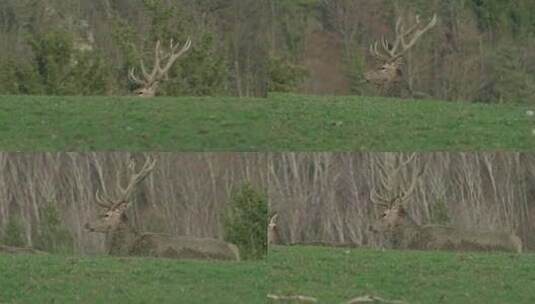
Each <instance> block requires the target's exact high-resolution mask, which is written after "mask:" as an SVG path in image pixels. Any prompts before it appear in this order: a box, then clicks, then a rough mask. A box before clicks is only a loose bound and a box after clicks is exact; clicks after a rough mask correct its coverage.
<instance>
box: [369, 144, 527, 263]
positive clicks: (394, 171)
mask: <svg viewBox="0 0 535 304" xmlns="http://www.w3.org/2000/svg"><path fill="white" fill-rule="evenodd" d="M414 159H415V154H412V155H411V156H410V157H408V158H406V159H401V157H396V156H395V155H392V154H387V155H386V156H385V158H384V162H383V164H382V165H380V166H379V169H378V172H379V183H378V186H379V187H380V188H381V192H382V193H381V194H379V193H378V192H377V189H376V188H377V187H376V188H374V189H373V190H372V192H371V195H370V199H371V200H372V202H374V203H375V204H377V205H379V206H382V207H383V209H384V211H383V212H382V214H381V217H380V218H379V220H378V221H377V222H376V223H375V224H374V225H372V226H371V227H370V228H371V230H372V231H373V232H375V233H381V234H382V235H383V236H385V238H386V241H387V244H388V245H389V246H390V247H393V248H397V249H419V250H454V251H514V252H517V253H521V252H522V241H521V240H520V238H519V237H518V236H516V235H515V234H513V233H507V232H474V231H462V230H459V229H456V228H453V227H447V226H439V225H419V224H417V223H416V221H414V220H413V219H412V218H411V217H410V215H409V213H408V212H407V204H408V202H409V201H410V196H411V194H412V193H413V192H414V190H415V188H416V186H417V184H418V181H419V180H420V177H421V175H422V173H423V172H424V170H425V165H422V166H421V168H420V169H418V168H417V167H416V166H415V163H414ZM411 163H412V164H413V166H411V167H412V168H408V167H406V166H408V165H409V164H411ZM403 169H405V172H410V173H408V174H402V172H403Z"/></svg>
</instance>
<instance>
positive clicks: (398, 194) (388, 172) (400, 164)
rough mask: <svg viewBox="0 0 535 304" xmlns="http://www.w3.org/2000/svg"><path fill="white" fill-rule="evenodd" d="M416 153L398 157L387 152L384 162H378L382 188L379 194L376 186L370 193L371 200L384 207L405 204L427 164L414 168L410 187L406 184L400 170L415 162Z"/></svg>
mask: <svg viewBox="0 0 535 304" xmlns="http://www.w3.org/2000/svg"><path fill="white" fill-rule="evenodd" d="M415 157H416V153H412V154H411V155H409V157H407V158H406V159H402V158H398V159H396V155H393V154H386V155H385V157H384V160H383V162H382V163H381V162H379V163H378V168H379V170H378V172H379V184H380V187H381V189H382V191H381V192H383V193H384V194H379V193H378V192H377V187H376V186H374V187H373V189H372V191H371V193H370V200H371V201H372V203H374V204H376V205H379V206H381V207H384V208H391V207H393V206H394V205H402V204H405V202H406V201H407V199H408V198H409V197H410V195H411V194H412V193H413V192H414V189H415V188H416V186H417V184H418V180H419V178H420V176H421V175H422V174H423V173H424V171H425V168H426V165H425V164H424V165H423V166H422V167H421V169H420V170H412V173H411V176H410V178H409V185H408V187H407V186H406V185H405V181H404V180H403V176H402V174H400V171H401V170H402V169H403V168H404V167H406V166H407V165H408V164H410V163H412V162H414V159H415Z"/></svg>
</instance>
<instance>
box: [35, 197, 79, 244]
mask: <svg viewBox="0 0 535 304" xmlns="http://www.w3.org/2000/svg"><path fill="white" fill-rule="evenodd" d="M39 212H40V223H39V226H38V227H37V235H36V237H35V248H36V249H39V250H43V251H47V252H52V253H60V254H72V253H73V252H74V247H73V242H74V241H73V238H72V236H71V234H70V232H69V231H68V230H67V229H66V228H65V227H64V225H63V223H62V222H61V217H60V214H59V211H58V209H57V208H56V207H55V206H54V205H53V204H50V203H48V204H47V205H45V206H44V207H42V208H41V209H40V210H39Z"/></svg>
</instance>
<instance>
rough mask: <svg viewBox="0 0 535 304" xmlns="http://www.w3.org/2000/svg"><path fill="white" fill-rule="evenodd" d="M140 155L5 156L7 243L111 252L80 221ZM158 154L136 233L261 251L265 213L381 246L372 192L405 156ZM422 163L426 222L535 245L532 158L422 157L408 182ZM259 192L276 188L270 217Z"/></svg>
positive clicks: (1, 178)
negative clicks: (227, 241) (241, 244)
mask: <svg viewBox="0 0 535 304" xmlns="http://www.w3.org/2000/svg"><path fill="white" fill-rule="evenodd" d="M131 157H134V159H139V161H140V162H142V161H143V158H144V156H143V155H140V154H130V153H27V154H26V153H25V154H21V153H0V242H2V243H6V242H8V243H11V244H15V245H17V244H18V245H20V244H26V245H33V246H43V244H44V243H48V244H51V245H53V247H54V248H56V249H58V250H62V251H68V250H67V249H69V250H70V251H74V252H80V253H91V252H99V251H102V250H103V249H104V241H105V239H104V237H103V236H100V235H98V234H94V233H89V232H87V231H85V230H84V229H83V225H84V224H85V223H86V222H87V221H89V220H91V219H93V218H94V217H95V215H96V214H97V212H99V208H98V206H97V204H96V203H95V193H96V191H97V190H99V189H100V190H105V191H107V193H109V194H110V195H111V196H113V195H114V193H115V192H116V191H117V189H116V188H115V185H116V180H117V174H119V178H120V179H123V182H124V183H125V182H126V178H127V177H126V176H125V172H126V168H125V165H126V164H127V163H128V160H129V159H130V158H131ZM153 157H154V158H156V159H157V160H158V164H157V166H156V168H155V169H154V171H153V172H152V173H151V174H150V175H149V176H148V177H147V179H146V180H145V181H144V182H143V183H142V184H140V186H139V188H138V189H137V190H136V194H135V195H134V196H133V200H134V201H133V206H132V207H133V208H132V209H131V210H129V216H130V219H131V220H132V221H133V222H134V224H135V225H136V226H137V227H138V228H139V230H141V231H150V232H164V233H170V234H173V235H191V236H198V237H207V236H210V237H216V238H224V237H225V229H224V227H225V225H226V226H227V228H229V227H230V228H231V230H232V231H231V230H228V229H227V231H226V233H227V234H229V232H231V234H232V235H233V236H232V237H233V238H235V239H239V240H245V241H247V242H249V241H251V240H252V239H247V237H252V235H254V236H255V239H254V244H255V246H256V245H258V246H259V247H255V248H253V249H255V250H256V253H258V254H262V248H263V247H262V246H263V244H264V243H265V235H262V234H261V232H264V233H265V227H266V221H267V214H268V213H269V214H271V213H273V212H277V213H278V214H279V219H278V228H279V231H280V233H281V238H282V240H283V241H284V242H288V243H294V242H318V241H319V242H326V243H335V244H336V243H353V244H355V245H364V246H370V245H372V246H373V245H376V244H377V242H378V241H379V240H378V239H376V238H375V237H374V235H373V234H372V233H371V232H370V231H369V230H368V227H369V225H370V224H371V223H372V222H374V221H375V219H376V218H377V217H378V213H379V212H380V209H378V208H376V206H374V205H373V204H372V202H371V200H370V191H371V190H372V189H373V187H374V186H375V185H376V184H377V183H378V182H379V175H378V168H379V167H380V166H381V165H384V163H385V161H386V160H387V159H390V160H391V159H392V158H394V159H400V158H404V159H406V158H407V155H406V154H400V153H394V154H383V153H272V154H263V153H191V154H188V153H156V154H153ZM424 163H425V164H426V170H425V172H424V174H423V175H422V176H421V178H420V180H419V181H418V183H417V186H416V188H415V191H414V193H412V194H411V196H410V200H409V206H408V210H409V213H410V214H411V216H412V217H414V219H415V220H416V221H417V222H418V223H420V224H445V225H452V226H456V227H458V228H462V229H467V230H485V231H487V230H491V231H492V230H507V231H514V232H516V233H518V234H519V236H521V237H522V239H523V240H524V242H525V243H526V244H527V247H529V248H531V249H535V237H534V236H535V225H534V223H535V205H534V204H533V201H535V187H534V186H533V185H535V178H534V177H535V155H533V154H529V153H528V154H525V153H422V154H417V155H416V157H415V159H414V162H413V163H411V164H409V166H407V167H403V168H402V170H401V171H400V172H401V174H402V175H404V176H410V172H411V170H415V168H416V167H419V166H422V165H423V164H424ZM247 185H250V186H247ZM253 189H254V191H253ZM239 190H241V191H239ZM237 191H239V192H237ZM256 193H259V194H258V195H257V194H256ZM262 193H267V200H268V203H269V210H267V211H269V212H267V211H266V210H265V208H266V206H265V199H266V198H264V197H263V195H261V194H262ZM233 194H234V195H233ZM382 195H385V194H382ZM231 202H232V203H231ZM229 211H230V213H229ZM225 215H226V216H225ZM229 215H230V217H229ZM225 219H227V220H229V219H233V220H237V221H238V222H239V223H242V224H240V226H239V227H238V228H240V227H242V226H241V225H246V226H247V227H249V229H250V231H243V230H240V229H236V226H235V225H234V224H233V223H230V224H231V225H230V226H229V225H228V224H229V222H228V221H227V223H225ZM236 223H237V222H236ZM244 223H245V224H244ZM253 231H254V232H255V233H253ZM248 233H251V235H249V234H248ZM227 236H229V235H227ZM54 242H56V243H54ZM67 245H69V246H71V248H65V247H66V246H67ZM54 248H52V249H54ZM44 249H47V248H46V247H45V248H44Z"/></svg>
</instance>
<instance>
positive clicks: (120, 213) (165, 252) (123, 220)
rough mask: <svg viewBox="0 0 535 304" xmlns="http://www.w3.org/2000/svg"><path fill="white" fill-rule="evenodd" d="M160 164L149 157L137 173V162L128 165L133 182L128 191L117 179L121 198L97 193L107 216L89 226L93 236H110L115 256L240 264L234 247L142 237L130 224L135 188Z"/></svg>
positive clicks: (213, 241) (192, 239) (110, 249)
mask: <svg viewBox="0 0 535 304" xmlns="http://www.w3.org/2000/svg"><path fill="white" fill-rule="evenodd" d="M155 165H156V160H154V159H152V158H150V157H148V158H147V159H146V161H145V163H144V165H143V167H142V168H141V169H140V170H139V171H138V172H136V171H135V162H134V161H133V160H131V161H130V163H129V164H128V171H130V172H129V181H128V184H127V186H126V187H123V186H122V185H121V183H120V178H119V175H118V176H117V185H116V188H117V192H118V193H119V194H118V195H117V197H115V198H111V196H110V195H109V194H107V193H100V192H97V194H96V201H97V204H98V205H99V206H100V207H102V208H103V211H104V212H103V213H102V214H101V215H100V216H99V217H98V218H97V219H96V220H94V221H92V222H89V223H87V224H86V225H85V228H86V229H87V230H89V231H91V232H101V233H106V234H107V236H108V239H109V242H108V252H109V254H111V255H139V256H155V257H166V258H177V259H181V258H186V259H221V260H239V259H240V257H239V250H238V247H236V246H235V245H233V244H230V243H227V242H224V241H221V240H218V239H213V238H195V237H187V236H181V237H172V236H170V235H166V234H156V233H147V232H145V233H140V232H138V231H137V229H136V228H135V227H133V226H132V224H131V223H130V221H129V220H128V216H127V210H128V208H129V207H130V206H131V199H130V197H131V195H132V193H133V191H134V189H135V187H136V186H137V185H138V184H139V183H141V182H142V181H143V179H145V177H147V175H148V174H149V173H150V172H151V171H152V170H153V169H154V167H155Z"/></svg>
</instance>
